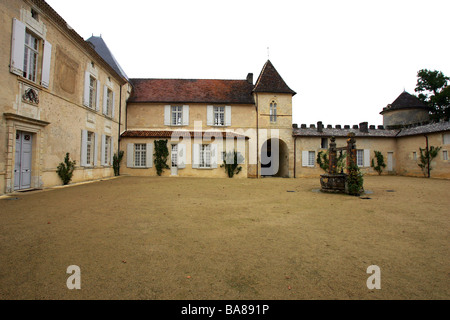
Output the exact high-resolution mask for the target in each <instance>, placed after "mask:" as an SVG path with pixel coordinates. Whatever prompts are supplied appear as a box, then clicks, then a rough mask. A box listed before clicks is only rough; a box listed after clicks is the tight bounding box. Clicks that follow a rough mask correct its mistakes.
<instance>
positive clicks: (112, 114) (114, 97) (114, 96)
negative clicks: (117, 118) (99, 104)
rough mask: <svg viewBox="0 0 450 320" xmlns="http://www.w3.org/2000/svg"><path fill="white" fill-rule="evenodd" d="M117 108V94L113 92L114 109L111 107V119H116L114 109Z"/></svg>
mask: <svg viewBox="0 0 450 320" xmlns="http://www.w3.org/2000/svg"><path fill="white" fill-rule="evenodd" d="M115 106H116V93H115V92H114V91H113V93H112V107H111V117H112V118H114V111H115V110H114V108H115Z"/></svg>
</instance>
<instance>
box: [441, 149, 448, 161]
mask: <svg viewBox="0 0 450 320" xmlns="http://www.w3.org/2000/svg"><path fill="white" fill-rule="evenodd" d="M442 160H448V151H447V150H443V151H442Z"/></svg>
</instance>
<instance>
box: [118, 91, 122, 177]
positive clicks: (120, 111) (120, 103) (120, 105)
mask: <svg viewBox="0 0 450 320" xmlns="http://www.w3.org/2000/svg"><path fill="white" fill-rule="evenodd" d="M122 89H123V87H122V86H120V92H119V134H118V135H117V157H119V152H120V121H121V119H122ZM117 174H118V175H120V167H119V170H118V172H117Z"/></svg>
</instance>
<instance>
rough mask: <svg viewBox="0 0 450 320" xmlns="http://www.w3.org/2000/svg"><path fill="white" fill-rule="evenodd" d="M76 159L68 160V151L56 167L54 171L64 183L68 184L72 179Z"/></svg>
mask: <svg viewBox="0 0 450 320" xmlns="http://www.w3.org/2000/svg"><path fill="white" fill-rule="evenodd" d="M75 163H76V161H75V160H74V161H70V159H69V153H68V152H67V153H66V156H65V158H64V162H61V163H60V164H59V165H58V167H57V168H56V172H57V173H58V175H59V177H60V178H61V180H62V182H63V184H64V185H66V184H68V183H69V182H70V180H72V175H73V171H74V170H75Z"/></svg>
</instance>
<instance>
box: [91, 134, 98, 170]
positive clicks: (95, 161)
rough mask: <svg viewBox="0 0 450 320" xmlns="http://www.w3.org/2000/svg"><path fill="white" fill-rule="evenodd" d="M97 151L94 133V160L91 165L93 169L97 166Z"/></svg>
mask: <svg viewBox="0 0 450 320" xmlns="http://www.w3.org/2000/svg"><path fill="white" fill-rule="evenodd" d="M97 151H98V133H94V160H93V161H92V165H93V166H94V167H95V166H96V165H97Z"/></svg>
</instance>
